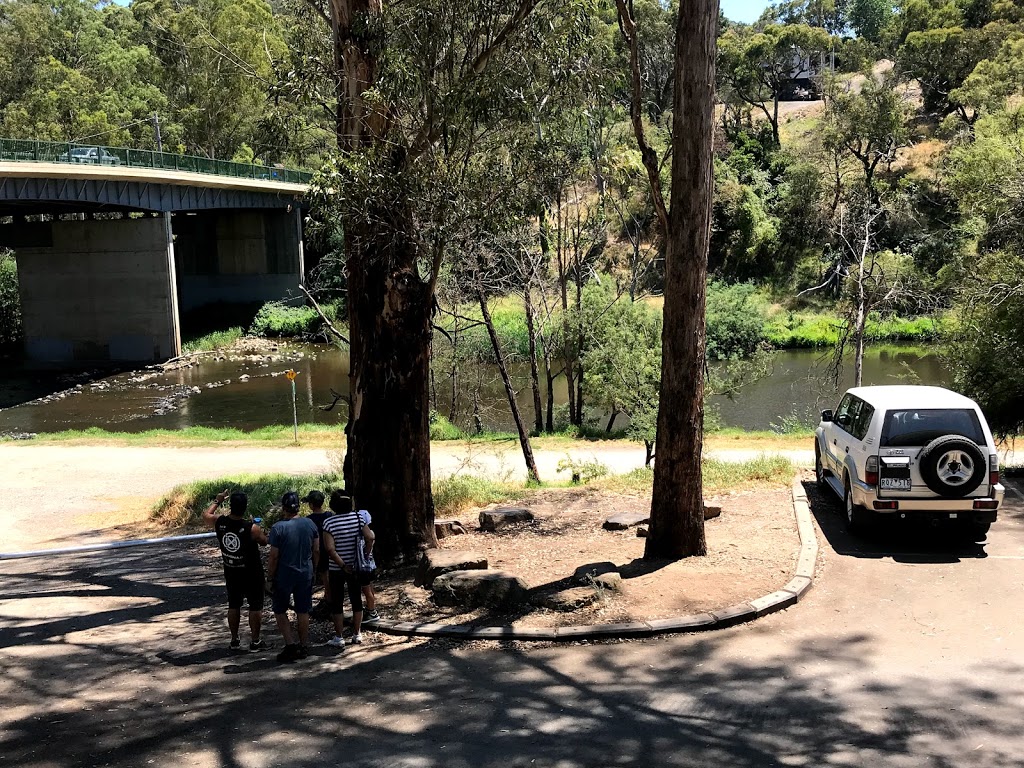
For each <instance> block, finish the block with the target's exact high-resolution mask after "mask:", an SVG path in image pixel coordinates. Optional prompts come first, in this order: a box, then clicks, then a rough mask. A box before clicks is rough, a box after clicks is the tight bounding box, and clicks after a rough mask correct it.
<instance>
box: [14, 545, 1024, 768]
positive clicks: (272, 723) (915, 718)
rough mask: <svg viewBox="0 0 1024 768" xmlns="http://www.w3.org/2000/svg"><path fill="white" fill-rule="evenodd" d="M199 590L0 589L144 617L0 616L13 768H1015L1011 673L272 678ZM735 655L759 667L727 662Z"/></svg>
mask: <svg viewBox="0 0 1024 768" xmlns="http://www.w3.org/2000/svg"><path fill="white" fill-rule="evenodd" d="M125 567H126V564H124V563H120V564H119V566H118V568H119V569H123V568H125ZM195 570H196V568H195V563H194V562H190V561H189V554H188V553H187V552H185V553H179V554H177V555H171V554H164V555H163V556H160V557H155V558H151V559H150V561H149V562H147V563H145V564H140V563H136V564H135V570H134V571H133V572H132V573H131V575H130V577H129V576H128V575H125V574H121V575H112V574H107V575H104V574H103V573H102V571H103V569H102V568H101V567H99V564H96V563H94V564H92V565H91V566H85V567H72V566H71V565H64V566H62V567H60V568H57V569H54V570H52V571H48V572H46V573H41V572H17V573H10V572H6V573H5V574H4V577H3V578H4V581H5V583H7V582H8V580H13V582H14V583H16V584H17V585H18V594H23V595H24V594H27V593H28V592H30V591H31V589H32V587H33V586H42V587H45V588H46V589H47V590H52V589H53V588H54V586H57V585H65V584H66V585H67V586H68V587H69V588H70V589H71V590H72V591H76V592H80V593H82V592H88V591H89V589H90V588H91V587H92V586H94V585H96V584H101V585H104V586H106V587H107V589H108V596H111V597H116V598H117V599H120V597H121V595H122V594H124V593H127V595H128V596H129V597H132V598H133V599H134V598H138V597H139V596H143V597H145V598H146V601H145V602H143V603H142V604H141V605H139V606H135V607H132V608H129V607H120V608H114V609H111V610H102V611H98V612H97V613H96V614H95V615H92V614H89V613H88V612H87V611H85V608H83V611H85V613H84V615H78V616H75V617H74V620H75V621H77V622H79V626H81V627H83V628H84V629H81V630H76V632H77V634H76V633H71V634H70V636H69V633H68V632H67V629H68V627H67V626H65V624H64V623H62V622H66V621H69V619H52V620H47V619H46V618H45V617H37V618H36V619H32V618H30V617H29V618H26V617H25V616H22V618H20V619H19V618H13V617H14V616H15V615H17V614H18V611H17V610H16V609H17V606H18V603H19V602H20V601H11V600H4V601H3V602H2V603H0V607H2V608H3V610H0V647H2V648H3V650H0V672H2V673H3V677H2V678H0V703H2V705H3V707H2V709H0V755H2V757H0V763H7V764H11V765H18V766H23V767H24V768H42V766H44V765H46V766H84V765H89V766H92V765H148V764H155V765H186V764H187V765H192V764H198V765H207V766H228V767H233V766H241V765H254V764H258V765H288V766H298V767H305V766H309V767H310V768H312V767H313V766H316V768H322V766H324V765H330V764H333V763H342V762H343V763H344V764H346V765H358V766H377V765H379V766H455V767H463V766H466V767H468V766H480V767H482V768H490V767H492V766H493V767H494V768H498V766H500V767H501V768H506V767H507V766H560V767H565V768H570V767H575V766H610V765H650V766H729V768H762V767H763V766H771V765H780V764H787V765H790V764H791V765H805V766H826V765H841V764H845V765H890V764H899V765H929V766H934V767H935V768H953V766H961V765H965V764H966V763H965V762H964V761H963V759H962V758H963V755H964V754H967V753H968V752H969V754H970V755H971V759H970V761H969V762H970V764H971V765H973V766H986V767H988V766H991V767H992V768H1002V767H1003V766H1011V765H1017V764H1019V751H1018V750H1019V748H1020V743H1019V741H1015V739H1018V738H1019V737H1018V733H1019V725H1018V722H1019V709H1018V706H1017V704H1018V702H1019V701H1020V700H1021V698H1022V697H1024V674H1022V673H1024V668H1021V666H1020V665H1019V664H1017V663H1016V662H1015V661H1012V660H1010V661H1007V662H1006V664H1005V669H1004V670H1002V674H1001V677H1002V679H1003V680H1004V681H1005V684H1004V685H1003V686H1002V690H996V689H994V688H991V687H988V686H986V685H984V684H981V683H978V682H977V678H976V677H975V675H976V673H977V670H974V669H972V668H970V667H969V666H965V668H964V669H963V670H962V673H961V674H960V675H958V676H954V677H950V678H948V679H945V680H943V681H941V682H939V683H936V682H935V681H934V680H933V679H927V678H925V677H923V676H920V677H919V676H917V675H916V674H915V671H914V670H913V669H907V670H905V672H904V673H903V674H901V675H899V676H890V677H888V678H885V679H879V676H873V675H872V673H871V672H870V670H868V669H866V664H865V657H866V656H867V655H868V654H869V650H870V646H871V645H872V641H873V638H871V637H870V636H867V635H865V634H855V633H840V634H839V636H837V637H834V638H829V637H828V636H822V637H819V638H816V639H815V640H814V641H813V642H810V641H807V642H799V643H792V644H787V643H785V642H779V641H778V639H777V638H775V637H774V636H772V635H771V632H772V630H771V628H770V627H768V626H767V625H762V624H754V625H751V626H749V627H744V628H735V629H732V630H728V631H725V632H721V633H716V634H711V635H702V636H676V637H667V638H658V639H652V640H647V641H643V642H634V643H607V644H587V645H576V646H568V647H567V646H527V645H515V644H506V645H505V646H504V649H500V648H498V647H496V646H494V645H492V644H481V643H476V644H471V645H459V644H457V643H454V642H450V641H434V642H429V643H428V642H423V641H407V642H396V643H395V644H394V645H390V646H387V647H380V646H378V647H376V648H375V647H373V646H361V647H359V648H349V649H347V650H346V651H345V652H344V653H342V654H332V655H330V656H324V657H322V658H320V657H316V658H310V659H307V660H304V661H302V662H300V663H298V664H294V665H285V666H280V665H276V664H273V663H272V662H271V659H272V655H270V654H268V655H267V656H250V657H245V658H242V659H225V658H224V657H216V655H215V654H213V653H210V652H208V651H206V650H205V649H202V650H200V649H198V648H197V646H198V645H203V644H205V643H207V642H209V641H210V640H211V638H217V639H218V640H219V639H220V638H222V637H223V626H222V621H223V616H222V609H221V607H220V605H219V603H220V600H221V599H222V598H221V595H220V594H219V593H218V594H217V596H216V597H214V596H213V595H212V593H210V592H209V590H210V589H212V588H213V587H212V586H211V585H213V584H216V581H217V577H218V576H219V574H217V572H216V570H215V569H214V570H213V573H212V574H208V575H207V577H206V578H205V580H204V579H197V577H196V576H195ZM208 570H209V568H208ZM186 574H192V579H193V581H199V584H194V583H193V584H189V583H180V581H179V577H180V578H181V579H183V578H184V577H185V575H186ZM147 578H149V579H150V580H151V581H152V582H153V583H151V584H149V585H148V586H147V585H145V583H144V582H145V581H146V579H147ZM55 579H59V581H55ZM204 584H205V585H206V586H203V585H204ZM117 590H122V592H117ZM211 605H216V608H215V609H212V608H210V606H211ZM24 613H25V611H22V614H24ZM154 622H155V623H158V624H159V627H158V629H159V631H158V632H156V633H155V637H153V636H146V637H143V636H142V635H143V633H142V632H140V631H139V630H140V628H141V627H142V626H143V625H145V624H149V623H154ZM740 641H745V642H746V643H747V646H748V647H749V646H750V645H751V644H752V643H753V645H755V646H756V647H761V646H762V645H763V647H764V649H765V650H764V651H763V652H760V653H758V654H756V655H755V656H751V655H750V654H749V653H736V652H735V651H734V649H733V644H734V643H737V642H740ZM822 670H827V673H825V674H823V673H822ZM979 744H980V745H981V746H980V747H978V745H979ZM975 747H978V749H975Z"/></svg>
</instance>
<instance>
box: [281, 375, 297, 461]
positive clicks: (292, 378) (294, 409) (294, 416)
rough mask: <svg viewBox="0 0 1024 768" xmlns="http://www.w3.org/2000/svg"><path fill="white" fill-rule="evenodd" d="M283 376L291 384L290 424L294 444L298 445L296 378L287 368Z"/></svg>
mask: <svg viewBox="0 0 1024 768" xmlns="http://www.w3.org/2000/svg"><path fill="white" fill-rule="evenodd" d="M284 375H285V376H287V377H288V381H290V382H291V383H292V423H293V425H294V434H295V443H296V445H298V442H299V411H298V406H297V405H296V404H295V377H296V376H298V374H297V373H295V371H293V370H292V369H291V368H289V369H288V370H287V371H285V372H284Z"/></svg>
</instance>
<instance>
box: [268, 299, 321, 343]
mask: <svg viewBox="0 0 1024 768" xmlns="http://www.w3.org/2000/svg"><path fill="white" fill-rule="evenodd" d="M320 309H322V310H323V312H324V315H326V316H327V318H328V319H329V320H331V321H332V323H335V324H337V317H338V308H337V305H334V304H321V305H320ZM322 328H323V321H322V320H321V319H320V316H319V315H318V314H317V313H316V310H315V309H313V308H312V307H307V306H293V305H290V304H282V303H281V302H278V301H268V302H267V303H266V304H264V305H263V306H262V307H260V310H259V312H257V313H256V317H255V318H253V321H252V326H251V327H250V328H249V333H250V334H252V335H253V336H265V337H270V338H277V337H288V336H311V335H313V334H315V333H318V332H319V331H320V330H322Z"/></svg>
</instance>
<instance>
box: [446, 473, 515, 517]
mask: <svg viewBox="0 0 1024 768" xmlns="http://www.w3.org/2000/svg"><path fill="white" fill-rule="evenodd" d="M433 491H434V513H435V515H436V516H437V518H438V519H442V518H445V517H453V516H455V515H458V514H459V513H461V512H462V511H463V510H465V509H469V508H470V507H483V506H486V505H488V504H497V503H498V502H501V501H507V500H508V499H510V498H514V497H515V495H516V492H515V490H514V489H513V488H512V486H508V485H503V484H501V483H496V482H494V481H493V480H487V479H485V478H482V477H473V476H472V475H450V476H449V477H444V478H441V479H440V480H437V481H436V482H435V483H434V488H433Z"/></svg>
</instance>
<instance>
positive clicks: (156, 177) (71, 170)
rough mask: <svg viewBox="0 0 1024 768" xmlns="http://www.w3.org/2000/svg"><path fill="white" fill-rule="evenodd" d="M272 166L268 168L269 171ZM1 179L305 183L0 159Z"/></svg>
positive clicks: (299, 190) (288, 188)
mask: <svg viewBox="0 0 1024 768" xmlns="http://www.w3.org/2000/svg"><path fill="white" fill-rule="evenodd" d="M270 170H272V169H269V168H268V171H270ZM0 178H13V179H81V180H91V181H115V182H116V181H129V182H137V183H152V184H172V185H176V186H186V187H206V188H208V189H231V190H240V191H256V192H271V193H284V194H290V195H302V194H305V192H306V191H307V190H308V189H309V185H308V184H294V183H291V182H285V181H277V180H274V179H247V178H242V177H237V176H216V175H214V174H209V173H193V172H190V171H173V170H168V169H164V168H135V167H128V166H123V165H117V166H107V165H87V164H79V163H45V162H39V163H33V162H23V161H15V162H5V161H0Z"/></svg>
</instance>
